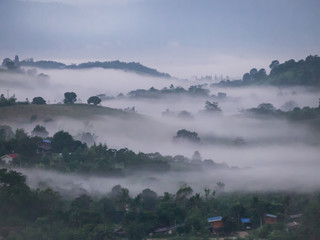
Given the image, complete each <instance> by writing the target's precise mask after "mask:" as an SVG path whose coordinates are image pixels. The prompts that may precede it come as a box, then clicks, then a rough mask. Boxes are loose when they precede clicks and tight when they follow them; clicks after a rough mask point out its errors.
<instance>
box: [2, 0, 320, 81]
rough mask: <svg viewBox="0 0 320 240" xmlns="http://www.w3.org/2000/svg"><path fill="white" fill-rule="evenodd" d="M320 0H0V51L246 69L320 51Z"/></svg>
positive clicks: (186, 72)
mask: <svg viewBox="0 0 320 240" xmlns="http://www.w3.org/2000/svg"><path fill="white" fill-rule="evenodd" d="M319 12H320V1H319V0H304V1H302V0H241V1H240V0H117V1H116V0H90V1H89V0H37V1H31V0H24V1H22V0H21V1H18V0H0V32H1V34H0V57H2V58H4V57H6V56H8V57H11V58H13V57H14V55H15V54H18V55H19V56H20V58H27V57H34V58H35V59H56V60H63V61H65V62H79V61H87V60H116V59H119V60H122V61H137V62H141V63H142V64H144V65H147V66H150V67H154V68H157V69H158V70H160V71H163V72H169V73H170V74H172V75H177V76H179V77H187V76H191V75H193V74H194V75H201V74H202V75H206V74H210V75H211V74H212V75H214V74H219V75H220V74H224V75H229V76H230V77H234V78H235V77H239V76H240V77H242V75H243V73H244V72H245V71H249V70H250V69H251V68H252V67H256V68H262V67H263V68H266V69H267V68H268V65H269V63H270V62H271V60H274V59H278V60H280V61H281V62H282V61H285V60H288V59H291V58H294V59H296V60H298V59H301V58H305V57H306V56H308V55H310V54H313V55H315V54H318V55H319V52H320V44H319V43H320V27H319V22H320V14H319Z"/></svg>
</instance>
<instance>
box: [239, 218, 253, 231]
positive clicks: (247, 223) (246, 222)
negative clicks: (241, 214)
mask: <svg viewBox="0 0 320 240" xmlns="http://www.w3.org/2000/svg"><path fill="white" fill-rule="evenodd" d="M240 222H241V224H242V225H243V226H244V227H245V228H246V229H251V220H250V218H241V219H240Z"/></svg>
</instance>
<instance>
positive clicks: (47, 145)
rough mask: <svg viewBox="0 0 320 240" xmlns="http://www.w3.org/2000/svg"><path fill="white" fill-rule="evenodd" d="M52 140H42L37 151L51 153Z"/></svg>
mask: <svg viewBox="0 0 320 240" xmlns="http://www.w3.org/2000/svg"><path fill="white" fill-rule="evenodd" d="M51 149H52V147H51V141H50V140H42V141H40V142H38V143H37V153H50V152H51Z"/></svg>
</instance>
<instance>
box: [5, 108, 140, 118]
mask: <svg viewBox="0 0 320 240" xmlns="http://www.w3.org/2000/svg"><path fill="white" fill-rule="evenodd" d="M97 116H111V117H134V116H137V114H134V113H128V112H125V111H122V110H119V109H113V108H108V107H101V106H94V105H88V104H71V105H65V104H46V105H36V104H26V105H14V106H6V107H1V108H0V122H10V121H14V122H20V121H23V122H28V121H32V119H34V120H37V121H38V120H55V119H56V118H59V117H67V118H75V119H92V118H94V117H97Z"/></svg>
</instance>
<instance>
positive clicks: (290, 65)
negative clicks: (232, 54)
mask: <svg viewBox="0 0 320 240" xmlns="http://www.w3.org/2000/svg"><path fill="white" fill-rule="evenodd" d="M269 67H270V74H269V75H267V73H266V70H265V69H264V68H262V69H260V70H258V69H256V68H252V69H251V70H250V72H249V73H245V74H244V75H243V78H242V80H235V81H230V80H227V81H221V82H220V83H219V84H217V85H220V86H248V85H275V86H315V87H319V86H320V71H319V69H320V57H319V56H317V55H314V56H312V55H310V56H308V57H306V59H301V60H299V61H297V62H296V61H295V60H294V59H291V60H288V61H286V62H284V63H281V64H280V63H279V61H278V60H274V61H272V63H271V64H270V65H269ZM214 85H216V84H214Z"/></svg>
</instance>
